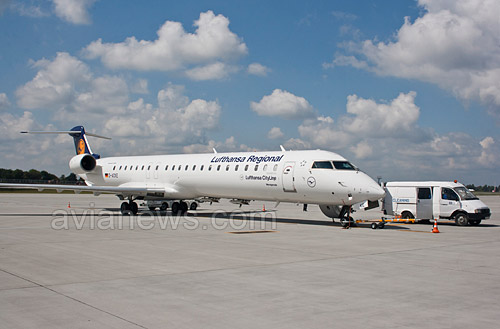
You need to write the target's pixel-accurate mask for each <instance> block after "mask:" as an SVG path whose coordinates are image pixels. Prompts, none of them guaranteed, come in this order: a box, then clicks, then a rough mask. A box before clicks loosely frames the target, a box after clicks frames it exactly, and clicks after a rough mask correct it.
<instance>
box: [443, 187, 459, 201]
mask: <svg viewBox="0 0 500 329" xmlns="http://www.w3.org/2000/svg"><path fill="white" fill-rule="evenodd" d="M441 199H443V200H453V201H458V195H457V194H456V193H455V191H453V190H452V189H450V188H446V187H443V188H442V189H441Z"/></svg>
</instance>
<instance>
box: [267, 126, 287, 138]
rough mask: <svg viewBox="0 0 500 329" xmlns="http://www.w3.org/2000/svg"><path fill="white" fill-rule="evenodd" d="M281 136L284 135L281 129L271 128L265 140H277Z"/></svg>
mask: <svg viewBox="0 0 500 329" xmlns="http://www.w3.org/2000/svg"><path fill="white" fill-rule="evenodd" d="M283 136H285V134H283V132H282V131H281V129H280V128H279V127H273V128H271V130H269V132H268V133H267V138H269V139H278V138H282V137H283Z"/></svg>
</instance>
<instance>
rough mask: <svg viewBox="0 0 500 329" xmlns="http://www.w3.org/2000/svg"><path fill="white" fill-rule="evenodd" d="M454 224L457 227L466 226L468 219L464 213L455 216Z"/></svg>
mask: <svg viewBox="0 0 500 329" xmlns="http://www.w3.org/2000/svg"><path fill="white" fill-rule="evenodd" d="M455 223H456V224H457V225H458V226H466V225H467V224H469V218H468V217H467V215H466V214H464V213H459V214H456V215H455Z"/></svg>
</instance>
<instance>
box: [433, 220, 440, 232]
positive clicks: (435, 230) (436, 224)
mask: <svg viewBox="0 0 500 329" xmlns="http://www.w3.org/2000/svg"><path fill="white" fill-rule="evenodd" d="M432 233H439V230H438V220H437V218H435V219H434V228H433V229H432Z"/></svg>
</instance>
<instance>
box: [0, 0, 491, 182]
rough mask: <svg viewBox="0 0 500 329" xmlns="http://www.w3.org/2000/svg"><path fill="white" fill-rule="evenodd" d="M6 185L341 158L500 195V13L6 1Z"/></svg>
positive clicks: (1, 12) (2, 92) (378, 171)
mask: <svg viewBox="0 0 500 329" xmlns="http://www.w3.org/2000/svg"><path fill="white" fill-rule="evenodd" d="M0 31H2V33H0V45H1V46H0V167H2V168H11V169H16V168H20V169H23V170H27V169H31V168H34V169H37V170H47V171H49V172H52V173H56V174H68V173H69V168H68V161H69V159H70V158H71V157H72V156H73V155H74V146H73V143H72V140H71V139H70V137H69V136H66V135H61V136H41V135H25V134H20V133H19V132H20V131H23V130H42V131H50V130H68V129H70V128H72V127H74V126H77V125H83V126H85V128H86V130H87V131H89V132H93V133H96V134H100V135H105V136H108V137H111V138H112V140H111V141H107V140H100V139H95V138H89V139H90V143H91V146H92V148H93V151H94V152H96V153H99V154H101V156H118V155H146V154H172V153H197V152H212V149H213V148H216V149H217V151H218V152H224V151H266V150H279V149H280V145H283V146H284V147H285V148H286V149H287V150H300V149H324V150H329V151H333V152H336V153H339V154H341V155H342V156H344V157H345V158H347V159H349V160H350V161H351V162H353V163H354V164H355V165H356V166H358V167H359V168H361V169H362V170H363V171H365V172H367V173H368V174H369V175H370V176H372V177H374V178H376V177H378V176H380V177H382V180H383V181H393V180H455V179H457V180H459V181H460V182H463V183H465V184H476V185H483V184H490V185H499V184H500V169H499V168H500V166H499V162H500V161H499V160H500V129H499V128H500V2H499V1H497V0H390V1H369V0H359V1H340V0H338V1H334V0H325V1H321V0H317V1H305V0H301V1H295V0H287V1H278V0H277V1H273V0H266V1H260V0H254V1H222V0H210V1H203V0H197V1H176V2H174V1H160V0H151V1H131V0H44V1H36V0H25V1H21V0H0Z"/></svg>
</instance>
